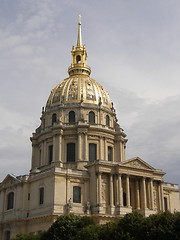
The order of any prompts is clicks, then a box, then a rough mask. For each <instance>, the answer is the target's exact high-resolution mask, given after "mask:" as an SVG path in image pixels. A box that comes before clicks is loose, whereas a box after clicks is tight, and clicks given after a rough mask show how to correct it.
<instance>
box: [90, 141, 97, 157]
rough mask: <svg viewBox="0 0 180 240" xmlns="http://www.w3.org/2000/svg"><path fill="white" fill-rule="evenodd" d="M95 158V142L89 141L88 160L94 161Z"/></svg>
mask: <svg viewBox="0 0 180 240" xmlns="http://www.w3.org/2000/svg"><path fill="white" fill-rule="evenodd" d="M96 159H97V151H96V144H94V143H90V144H89V161H90V162H94V161H96Z"/></svg>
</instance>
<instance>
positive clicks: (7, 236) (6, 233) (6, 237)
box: [4, 230, 11, 240]
mask: <svg viewBox="0 0 180 240" xmlns="http://www.w3.org/2000/svg"><path fill="white" fill-rule="evenodd" d="M10 237H11V232H10V231H9V230H8V231H6V232H5V238H4V239H5V240H10Z"/></svg>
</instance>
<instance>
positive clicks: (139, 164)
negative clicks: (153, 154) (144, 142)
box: [122, 157, 155, 171]
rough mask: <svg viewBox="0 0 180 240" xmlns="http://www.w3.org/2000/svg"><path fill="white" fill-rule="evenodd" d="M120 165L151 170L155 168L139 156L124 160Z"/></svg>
mask: <svg viewBox="0 0 180 240" xmlns="http://www.w3.org/2000/svg"><path fill="white" fill-rule="evenodd" d="M122 166H125V167H131V168H135V169H144V170H151V171H152V170H155V169H154V168H153V167H152V166H150V165H149V164H148V163H146V162H145V161H143V160H142V159H141V158H139V157H136V158H133V159H129V160H126V161H124V162H123V163H122Z"/></svg>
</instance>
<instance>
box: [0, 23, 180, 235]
mask: <svg viewBox="0 0 180 240" xmlns="http://www.w3.org/2000/svg"><path fill="white" fill-rule="evenodd" d="M71 53H72V63H71V66H70V67H69V68H68V74H69V76H68V77H67V78H66V79H64V80H63V81H62V82H60V83H59V84H58V85H57V86H56V87H54V88H53V89H52V91H51V93H50V95H49V97H48V100H47V103H46V106H45V108H43V109H42V115H41V118H40V119H41V124H40V126H39V127H38V128H37V129H36V130H35V132H34V133H33V134H32V137H31V138H30V139H31V142H32V160H31V170H30V173H29V174H28V175H22V176H14V175H11V174H8V175H7V176H6V178H5V179H4V180H3V181H2V182H1V183H0V239H2V240H9V239H10V237H11V238H12V237H15V236H16V234H18V233H29V232H35V233H36V232H38V231H42V230H47V229H48V228H49V227H50V226H51V224H52V223H53V222H54V221H55V220H56V219H57V217H58V216H59V215H62V214H66V213H74V214H78V215H82V216H83V215H88V216H92V217H94V218H96V220H97V221H98V222H99V223H103V222H106V221H108V220H111V219H114V218H117V217H123V216H124V215H125V214H127V213H131V212H132V211H138V212H140V213H141V214H142V215H143V216H149V215H150V214H155V213H158V212H162V211H165V210H169V211H170V212H174V211H179V188H178V185H177V184H171V183H165V182H164V181H163V176H164V175H165V173H164V172H163V171H161V170H158V169H155V168H154V167H152V166H150V165H149V164H148V163H147V162H145V161H144V160H142V159H141V158H140V157H134V158H132V159H126V144H127V141H128V140H127V138H126V137H127V136H126V134H125V132H124V130H123V129H122V128H121V127H120V125H119V123H118V121H117V117H116V111H115V109H114V107H113V103H112V101H111V99H110V96H109V94H108V92H107V91H106V90H105V89H104V88H103V87H102V86H101V85H100V84H99V83H98V82H97V81H96V80H94V79H93V78H91V77H90V75H91V69H90V67H89V66H88V65H87V51H86V48H85V45H83V44H82V38H81V19H80V18H79V22H78V37H77V44H76V47H74V46H73V47H72V51H71Z"/></svg>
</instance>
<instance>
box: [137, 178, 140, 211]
mask: <svg viewBox="0 0 180 240" xmlns="http://www.w3.org/2000/svg"><path fill="white" fill-rule="evenodd" d="M136 209H140V191H139V181H138V179H136Z"/></svg>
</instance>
